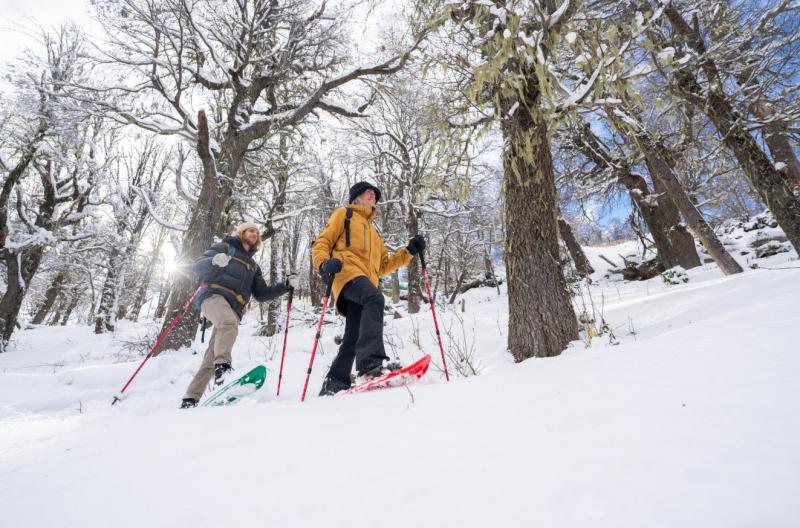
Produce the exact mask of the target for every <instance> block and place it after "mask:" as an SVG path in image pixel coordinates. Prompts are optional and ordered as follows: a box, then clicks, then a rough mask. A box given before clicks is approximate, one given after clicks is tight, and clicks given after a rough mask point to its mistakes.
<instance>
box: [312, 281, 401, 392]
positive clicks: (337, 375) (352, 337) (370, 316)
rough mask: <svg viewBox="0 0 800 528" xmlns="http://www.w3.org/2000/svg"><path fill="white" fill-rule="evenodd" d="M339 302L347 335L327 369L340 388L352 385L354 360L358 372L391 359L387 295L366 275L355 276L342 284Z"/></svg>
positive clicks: (334, 383)
mask: <svg viewBox="0 0 800 528" xmlns="http://www.w3.org/2000/svg"><path fill="white" fill-rule="evenodd" d="M339 297H340V299H339V303H340V304H342V305H343V308H344V310H343V311H344V312H345V314H346V315H345V318H346V319H345V326H344V338H343V339H342V344H341V345H339V353H338V354H337V356H336V358H335V359H334V360H333V363H332V364H331V368H330V370H329V371H328V376H327V377H328V379H329V380H330V382H331V383H332V384H333V385H335V386H337V388H349V387H350V372H351V371H352V370H353V360H355V363H356V370H357V371H358V373H359V374H362V373H364V372H367V371H369V370H372V369H374V368H375V367H378V366H380V365H381V363H382V362H383V360H385V359H389V358H388V357H387V356H386V351H385V349H384V347H383V306H384V302H385V301H384V296H383V293H381V291H380V290H379V289H378V288H376V287H375V286H373V285H372V283H371V282H370V281H369V279H367V278H366V277H356V278H355V279H353V280H351V281H350V282H348V283H347V284H346V285H345V287H344V288H342V291H341V293H340V294H339Z"/></svg>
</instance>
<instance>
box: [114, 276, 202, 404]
mask: <svg viewBox="0 0 800 528" xmlns="http://www.w3.org/2000/svg"><path fill="white" fill-rule="evenodd" d="M205 287H206V284H205V283H201V284H200V286H198V287H197V290H195V292H194V294H192V296H191V297H189V300H188V301H186V304H184V305H183V309H182V310H181V311H180V313H179V314H178V315H177V316H176V317H175V319H173V320H172V322H171V323H170V324H169V326H168V327H167V329H166V330H164V333H163V334H161V337H159V338H158V341H156V344H155V345H153V348H151V349H150V352H148V353H147V355H146V356H145V357H144V359H143V360H142V362H141V363H139V367H138V368H137V369H136V370H135V371H134V373H133V376H131V378H130V379H129V380H128V383H126V384H125V386H124V387H122V390H121V391H119V394H118V395H117V396H114V399H113V400H112V401H111V405H114V404H115V403H117V402H118V401H122V394H123V393H124V392H125V390H126V389H127V388H128V386H129V385H130V384H131V382H133V378H135V377H136V375H137V374H139V371H140V370H142V367H144V364H145V363H147V360H148V359H150V356H152V355H153V352H155V351H156V349H158V347H159V346H160V345H161V343H162V342H163V341H164V339H166V338H167V336H168V335H169V333H170V332H171V331H172V328H173V327H174V326H175V324H177V322H178V321H179V320H180V318H181V317H183V314H184V313H186V310H188V309H189V305H190V304H192V301H194V299H195V297H197V296H198V295H199V294H200V292H201V291H202V290H203V288H205Z"/></svg>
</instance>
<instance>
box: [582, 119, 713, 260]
mask: <svg viewBox="0 0 800 528" xmlns="http://www.w3.org/2000/svg"><path fill="white" fill-rule="evenodd" d="M612 121H615V120H614V119H613V115H612ZM616 125H617V128H619V127H620V126H621V124H620V123H618V122H617V123H616ZM577 143H578V147H579V148H580V150H581V152H582V153H583V155H584V156H586V157H587V158H589V159H590V160H592V161H593V162H594V163H595V164H596V165H598V166H601V167H602V166H606V167H608V168H609V169H612V170H614V172H615V174H616V176H617V179H618V180H619V182H620V183H621V184H622V185H624V186H625V188H626V189H627V190H628V194H629V195H630V197H631V200H632V201H633V203H634V204H636V207H637V209H638V210H639V212H640V213H641V215H642V218H643V219H644V222H645V224H647V229H648V230H649V231H650V235H652V237H653V243H654V244H655V246H656V252H657V254H658V259H659V261H660V262H661V265H662V266H663V267H664V268H665V269H668V268H672V267H674V266H682V267H683V268H685V269H691V268H694V267H697V266H699V265H700V257H699V256H698V255H697V249H695V247H694V238H692V235H691V234H689V233H688V232H687V231H686V229H685V228H683V227H682V226H681V223H680V221H681V218H680V213H679V212H678V209H677V208H676V207H675V204H674V203H673V201H672V199H671V198H670V197H669V195H668V193H667V192H666V189H665V188H664V186H663V184H661V183H660V181H659V179H658V178H655V177H653V188H654V189H655V194H654V193H651V191H650V189H649V188H648V186H647V181H645V179H644V178H643V177H642V176H641V175H639V174H636V173H634V172H633V171H632V170H631V167H630V165H629V164H628V163H627V161H626V160H623V159H618V158H614V157H613V156H612V155H611V154H610V153H609V152H608V150H607V149H606V148H605V147H604V146H603V144H602V142H601V141H600V139H599V138H598V137H597V136H596V135H595V134H594V132H593V131H592V129H591V127H590V126H589V124H588V123H586V124H584V126H583V127H582V129H581V134H580V136H579V137H578V142H577ZM634 148H636V149H637V150H640V149H639V148H638V146H637V145H634ZM649 170H650V173H651V174H652V173H653V172H654V170H653V169H652V168H650V169H649ZM687 237H688V238H687Z"/></svg>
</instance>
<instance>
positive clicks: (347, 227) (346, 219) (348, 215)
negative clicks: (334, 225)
mask: <svg viewBox="0 0 800 528" xmlns="http://www.w3.org/2000/svg"><path fill="white" fill-rule="evenodd" d="M351 218H353V210H352V209H350V208H349V207H348V208H347V213H345V215H344V244H345V246H346V247H350V219H351Z"/></svg>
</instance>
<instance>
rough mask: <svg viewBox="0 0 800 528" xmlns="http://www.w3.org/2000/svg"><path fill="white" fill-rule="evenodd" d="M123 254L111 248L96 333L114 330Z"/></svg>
mask: <svg viewBox="0 0 800 528" xmlns="http://www.w3.org/2000/svg"><path fill="white" fill-rule="evenodd" d="M121 268H122V255H121V254H120V252H119V249H117V248H116V247H112V248H111V254H110V255H109V257H108V271H107V273H106V280H105V282H103V289H102V290H101V293H100V305H99V306H98V308H97V315H96V316H95V320H94V333H95V334H102V333H105V332H113V331H114V311H115V308H116V306H115V304H116V302H117V291H118V289H117V284H118V282H119V274H120V273H121V272H122V269H121Z"/></svg>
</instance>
